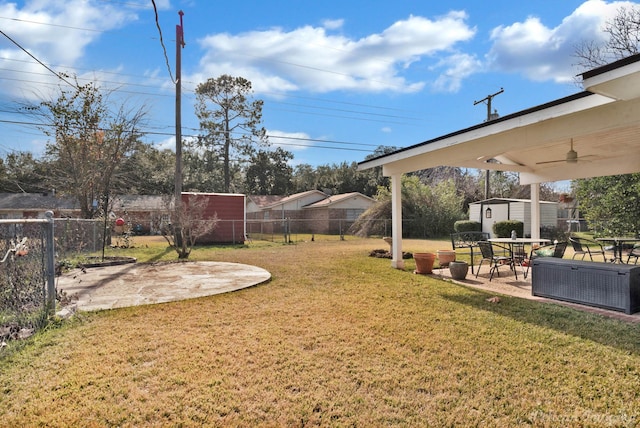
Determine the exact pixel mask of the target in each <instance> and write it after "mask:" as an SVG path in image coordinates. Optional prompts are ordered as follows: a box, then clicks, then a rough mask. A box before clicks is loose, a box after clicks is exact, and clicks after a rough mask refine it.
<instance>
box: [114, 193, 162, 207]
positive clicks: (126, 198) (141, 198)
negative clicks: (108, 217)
mask: <svg viewBox="0 0 640 428" xmlns="http://www.w3.org/2000/svg"><path fill="white" fill-rule="evenodd" d="M166 199H167V197H166V196H162V195H120V196H115V197H114V198H113V201H112V202H113V204H112V208H111V209H112V210H113V211H119V210H130V211H149V210H162V209H164V208H166V206H167V202H166Z"/></svg>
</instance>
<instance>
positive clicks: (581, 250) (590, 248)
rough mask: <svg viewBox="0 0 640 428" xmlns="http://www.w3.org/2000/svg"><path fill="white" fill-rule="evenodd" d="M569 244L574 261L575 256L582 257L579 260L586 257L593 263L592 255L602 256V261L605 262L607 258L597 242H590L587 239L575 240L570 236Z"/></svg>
mask: <svg viewBox="0 0 640 428" xmlns="http://www.w3.org/2000/svg"><path fill="white" fill-rule="evenodd" d="M569 242H571V246H572V247H573V257H572V258H571V259H572V260H574V259H575V258H576V256H579V255H582V258H581V259H580V260H584V258H585V257H586V256H587V255H588V256H589V259H590V260H591V261H593V256H594V255H600V256H602V260H603V261H605V262H606V261H607V256H606V255H605V253H604V248H602V245H600V243H599V242H596V241H591V240H589V239H584V238H577V237H575V236H572V237H570V238H569Z"/></svg>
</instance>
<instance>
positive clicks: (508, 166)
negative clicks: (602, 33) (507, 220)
mask: <svg viewBox="0 0 640 428" xmlns="http://www.w3.org/2000/svg"><path fill="white" fill-rule="evenodd" d="M582 77H583V85H584V87H585V91H584V92H581V93H578V94H575V95H572V96H569V97H566V98H562V99H559V100H556V101H553V102H550V103H547V104H544V105H541V106H537V107H534V108H531V109H528V110H525V111H522V112H518V113H514V114H511V115H508V116H504V117H501V118H499V119H496V120H493V121H491V122H486V123H483V124H480V125H477V126H474V127H471V128H467V129H463V130H461V131H457V132H454V133H451V134H448V135H445V136H442V137H439V138H436V139H433V140H429V141H425V142H423V143H420V144H417V145H414V146H411V147H407V148H405V149H401V150H398V151H396V152H393V153H390V154H388V155H385V156H381V157H378V158H375V159H371V160H367V161H364V162H361V163H360V164H359V169H368V168H373V167H376V166H382V167H383V173H384V175H385V176H391V175H397V174H402V173H407V172H412V171H418V170H421V169H426V168H432V167H437V166H453V167H463V168H475V169H480V170H485V169H491V170H501V171H515V172H518V173H519V175H520V183H521V184H532V183H543V182H553V181H562V180H571V179H576V178H587V177H596V176H605V175H616V174H626V173H633V172H640V55H634V56H632V57H629V58H626V59H624V60H621V61H617V62H615V63H612V64H609V65H607V66H605V67H601V68H598V69H595V70H592V71H589V72H587V73H584V74H583V75H582ZM572 144H573V150H574V151H575V152H577V154H578V160H577V162H575V163H569V162H566V160H565V158H566V156H567V152H569V150H570V149H571V145H572ZM550 161H556V162H550Z"/></svg>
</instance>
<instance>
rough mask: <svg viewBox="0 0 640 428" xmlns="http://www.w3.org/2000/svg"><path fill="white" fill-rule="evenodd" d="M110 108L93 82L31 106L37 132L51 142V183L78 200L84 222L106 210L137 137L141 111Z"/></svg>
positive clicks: (48, 152) (48, 153)
mask: <svg viewBox="0 0 640 428" xmlns="http://www.w3.org/2000/svg"><path fill="white" fill-rule="evenodd" d="M111 105H112V104H111V103H110V102H109V100H108V94H104V93H103V92H102V91H101V90H100V88H99V87H98V86H96V85H95V84H94V83H88V84H86V85H81V84H80V83H79V82H78V81H77V79H76V80H75V87H73V88H72V89H70V90H65V89H61V90H60V93H59V95H58V98H57V99H52V100H48V101H42V102H41V103H40V105H38V106H34V107H33V108H32V111H33V112H34V113H35V114H36V115H37V116H38V118H39V119H40V120H41V123H42V127H41V129H42V131H43V132H44V133H45V134H46V135H48V136H50V137H52V138H53V141H51V142H49V143H47V145H46V150H45V159H46V160H47V161H48V162H50V166H51V176H50V183H51V185H52V186H53V187H54V188H55V189H56V190H58V191H60V193H62V194H67V195H70V196H72V197H74V198H75V199H76V200H77V202H78V204H79V207H80V211H81V216H82V217H83V218H94V217H95V216H96V215H97V214H98V213H99V212H100V210H101V209H102V210H103V211H104V212H106V211H107V209H108V202H109V195H110V193H111V192H113V191H114V190H117V189H118V186H119V185H123V183H124V181H123V180H119V178H120V177H119V174H120V173H121V172H122V171H121V169H120V168H121V166H122V164H123V162H124V161H125V159H126V157H127V156H128V155H129V154H130V153H131V152H132V151H133V150H134V148H135V147H136V145H137V143H138V140H139V138H140V136H141V132H140V128H141V126H142V125H143V121H144V118H145V115H146V112H145V111H144V109H143V108H139V109H137V110H129V109H127V107H126V106H124V105H121V106H120V107H119V108H118V109H117V110H116V111H111V109H110V106H111ZM98 201H102V203H103V204H102V207H100V206H99V205H97V204H96V202H98Z"/></svg>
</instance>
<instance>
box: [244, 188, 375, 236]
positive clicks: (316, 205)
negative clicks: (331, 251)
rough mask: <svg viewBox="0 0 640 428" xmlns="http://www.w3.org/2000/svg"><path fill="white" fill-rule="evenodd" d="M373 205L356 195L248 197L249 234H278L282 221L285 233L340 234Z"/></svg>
mask: <svg viewBox="0 0 640 428" xmlns="http://www.w3.org/2000/svg"><path fill="white" fill-rule="evenodd" d="M374 202H375V201H374V200H373V199H372V198H370V197H368V196H365V195H363V194H361V193H357V192H354V193H345V194H341V195H333V196H329V195H327V194H326V193H324V192H321V191H319V190H309V191H307V192H302V193H296V194H294V195H291V196H286V197H282V196H248V197H247V219H248V220H249V223H250V224H249V228H250V230H249V233H250V234H251V233H276V232H277V233H279V232H280V231H282V228H283V227H284V226H283V222H284V221H285V220H286V221H287V224H289V225H290V227H291V229H292V230H290V231H289V232H300V233H327V234H342V233H344V232H346V230H347V229H348V227H349V226H350V225H351V224H352V223H353V222H354V221H355V220H356V219H357V218H358V217H359V216H360V214H362V213H363V212H364V211H365V210H366V209H367V208H369V207H370V206H371V205H373V203H374ZM251 220H253V221H251Z"/></svg>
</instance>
